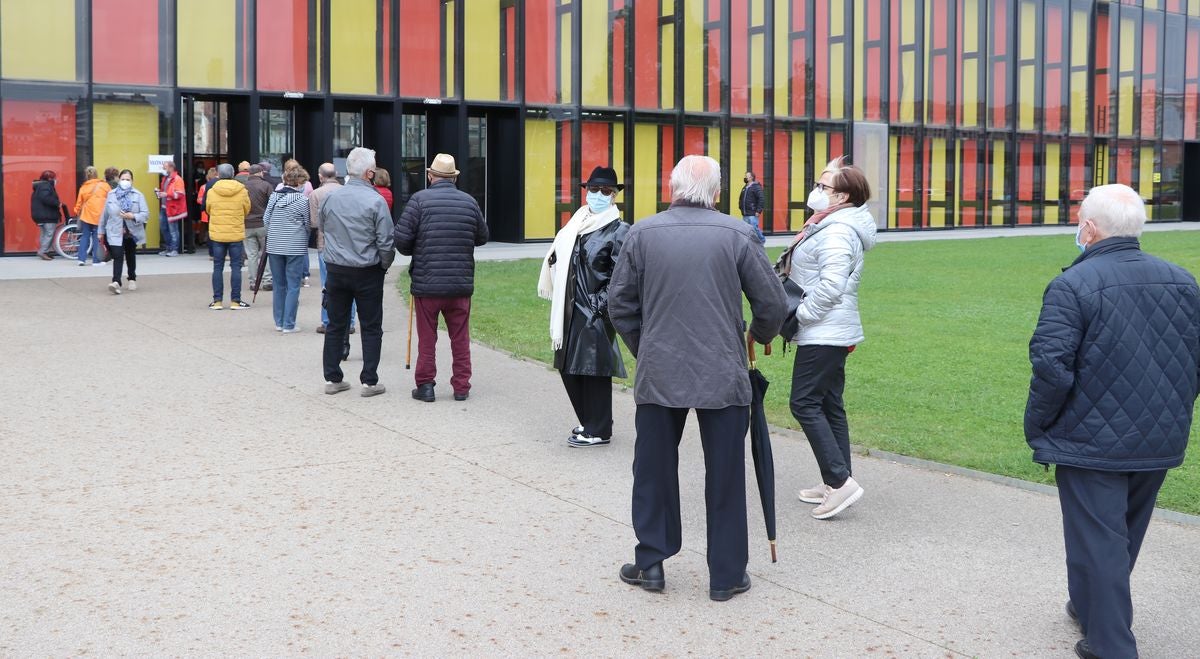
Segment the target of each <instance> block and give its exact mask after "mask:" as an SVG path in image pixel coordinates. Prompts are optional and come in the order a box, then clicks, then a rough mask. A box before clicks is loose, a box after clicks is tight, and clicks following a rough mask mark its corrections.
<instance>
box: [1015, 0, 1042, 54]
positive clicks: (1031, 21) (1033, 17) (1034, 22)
mask: <svg viewBox="0 0 1200 659" xmlns="http://www.w3.org/2000/svg"><path fill="white" fill-rule="evenodd" d="M1037 27H1038V16H1037V4H1036V3H1033V2H1029V1H1028V0H1025V2H1022V3H1021V27H1020V30H1019V34H1020V35H1021V47H1020V48H1021V59H1023V60H1031V59H1033V58H1034V57H1036V56H1037Z"/></svg>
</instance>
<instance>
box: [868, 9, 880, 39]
mask: <svg viewBox="0 0 1200 659" xmlns="http://www.w3.org/2000/svg"><path fill="white" fill-rule="evenodd" d="M867 6H868V9H867V15H866V21H867V40H868V41H879V40H880V39H882V38H883V34H882V32H883V12H882V11H880V9H879V0H867Z"/></svg>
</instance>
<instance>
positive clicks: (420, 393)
mask: <svg viewBox="0 0 1200 659" xmlns="http://www.w3.org/2000/svg"><path fill="white" fill-rule="evenodd" d="M413 398H416V399H417V400H421V401H425V402H426V403H432V402H433V401H435V400H437V399H436V398H434V396H433V383H432V382H426V383H425V384H422V385H418V386H417V388H416V389H413Z"/></svg>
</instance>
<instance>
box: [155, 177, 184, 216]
mask: <svg viewBox="0 0 1200 659" xmlns="http://www.w3.org/2000/svg"><path fill="white" fill-rule="evenodd" d="M158 191H159V192H161V193H162V197H161V199H162V202H163V206H164V207H165V209H166V211H167V220H168V221H170V222H178V221H180V220H182V219H183V218H185V217H187V193H186V192H184V189H183V177H182V176H180V175H179V173H178V172H176V173H175V174H173V175H171V177H170V178H167V177H165V176H164V177H163V179H162V182H161V183H159V186H158Z"/></svg>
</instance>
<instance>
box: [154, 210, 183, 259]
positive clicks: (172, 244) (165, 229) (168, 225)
mask: <svg viewBox="0 0 1200 659" xmlns="http://www.w3.org/2000/svg"><path fill="white" fill-rule="evenodd" d="M158 232H159V234H160V235H161V236H162V248H163V250H164V251H167V252H178V251H179V223H178V222H168V221H167V220H166V218H163V219H161V220H160V221H159V225H158Z"/></svg>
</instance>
